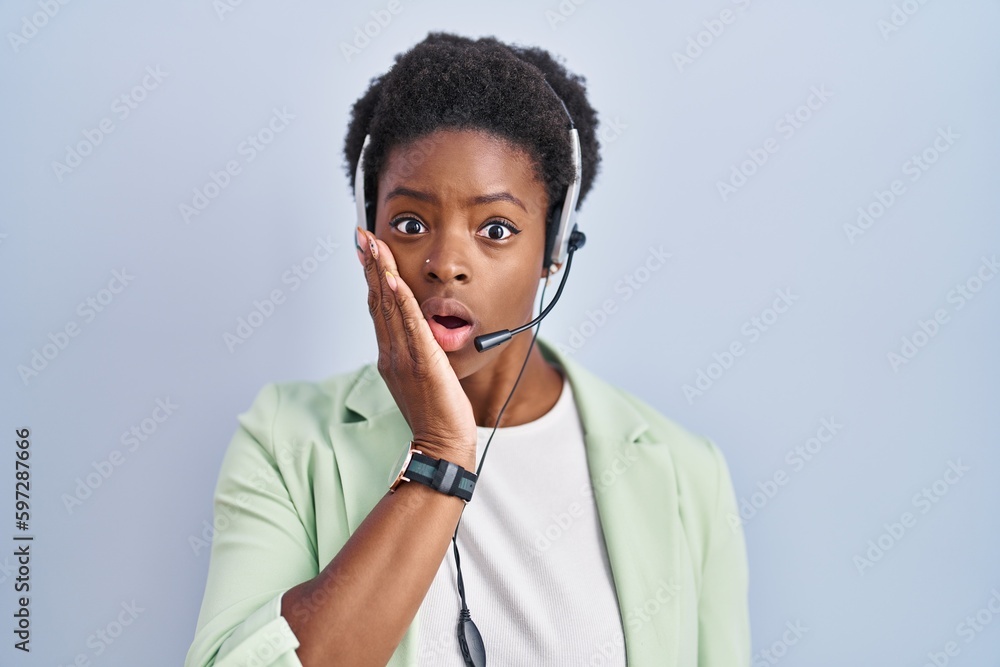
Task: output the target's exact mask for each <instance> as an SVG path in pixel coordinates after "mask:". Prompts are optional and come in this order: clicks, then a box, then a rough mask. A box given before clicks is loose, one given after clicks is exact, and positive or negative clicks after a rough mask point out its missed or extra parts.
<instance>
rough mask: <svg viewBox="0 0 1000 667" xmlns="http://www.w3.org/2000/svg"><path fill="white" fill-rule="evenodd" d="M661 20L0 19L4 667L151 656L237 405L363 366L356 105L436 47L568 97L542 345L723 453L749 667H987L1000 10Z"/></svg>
mask: <svg viewBox="0 0 1000 667" xmlns="http://www.w3.org/2000/svg"><path fill="white" fill-rule="evenodd" d="M664 4H666V3H652V2H650V3H645V4H638V3H633V4H626V3H612V2H606V1H601V0H588V1H586V2H581V1H579V0H577V1H576V2H574V1H572V0H563V1H562V2H561V3H560V2H557V1H556V0H552V1H551V2H538V3H531V2H504V3H500V2H492V3H472V2H461V3H460V2H443V1H433V0H420V1H419V2H411V1H407V0H392V1H391V2H382V1H381V0H379V1H377V2H363V3H353V4H352V5H351V6H350V7H349V8H345V7H343V6H337V7H334V6H333V4H332V3H322V2H305V3H266V2H261V1H244V2H238V1H236V0H217V1H216V2H212V1H211V0H200V1H198V2H190V1H189V2H170V3H167V2H161V3H156V4H153V5H151V4H149V3H128V2H117V3H84V2H71V3H67V4H62V3H61V2H59V1H58V0H35V1H29V0H17V1H9V2H5V3H4V4H3V8H2V10H0V32H2V33H3V42H4V43H3V46H2V47H0V76H2V88H0V90H2V96H3V106H2V121H3V122H2V125H0V133H2V149H3V159H2V167H0V168H2V179H0V182H2V187H3V192H2V195H3V196H2V197H0V212H2V215H0V277H2V282H0V285H2V294H3V302H2V309H0V310H2V313H3V315H2V336H3V338H2V350H3V364H2V367H0V370H2V373H0V386H2V391H3V394H2V401H0V404H2V406H3V407H2V428H3V429H4V433H3V437H4V446H3V447H2V448H0V456H2V457H3V458H4V459H6V460H5V461H0V469H3V470H5V471H6V472H4V473H3V474H2V475H0V477H2V481H0V489H2V491H0V498H3V500H2V501H0V516H3V517H5V518H4V521H3V522H2V526H3V527H2V529H0V543H2V545H0V610H2V611H3V613H2V618H3V619H4V620H3V621H2V622H0V636H3V637H5V640H4V642H3V645H2V647H0V663H3V664H5V665H14V664H16V665H21V664H24V665H40V666H41V665H47V666H48V665H69V664H72V663H73V662H74V661H77V662H79V663H80V664H83V661H89V662H90V664H93V665H98V666H100V665H154V666H156V667H159V666H160V665H163V666H169V665H178V664H180V663H181V662H182V660H183V658H184V655H185V653H186V651H187V648H188V646H189V644H190V641H191V639H192V636H193V633H194V628H195V622H196V619H197V614H198V610H199V606H200V603H201V598H202V593H203V590H204V585H205V576H206V572H207V566H208V560H209V548H208V542H209V540H210V539H211V535H212V531H213V530H215V529H225V525H224V524H225V518H224V517H223V518H221V525H220V523H219V522H218V521H217V522H216V525H215V526H213V516H212V491H213V488H214V485H215V481H216V477H217V474H218V471H219V464H220V461H221V458H222V455H223V452H224V451H225V447H226V445H227V444H228V442H229V439H230V437H231V436H232V434H233V432H234V431H235V428H236V415H237V414H238V413H240V412H242V411H244V410H246V409H247V408H248V407H249V405H250V402H251V401H252V399H253V397H254V396H255V395H256V393H257V392H258V390H259V389H260V388H261V387H262V386H263V385H264V384H266V383H268V382H272V381H282V380H291V379H309V380H317V379H321V378H324V377H326V376H328V375H330V374H332V373H336V372H342V371H347V370H351V369H354V368H356V367H358V366H359V365H361V364H363V363H366V362H370V361H374V360H375V358H376V354H377V347H376V345H375V337H374V331H373V327H372V322H371V320H370V317H369V315H368V312H367V306H366V286H365V282H364V279H363V275H362V271H361V268H360V267H359V265H358V263H357V259H356V257H355V252H354V247H353V242H352V234H353V229H354V225H355V218H354V202H353V198H352V196H351V193H350V192H349V190H348V186H347V180H346V177H345V175H344V172H343V168H342V159H343V158H342V142H343V137H344V134H345V129H346V123H347V120H348V113H349V109H350V105H351V104H352V103H353V102H354V101H355V100H356V99H357V98H358V96H360V95H361V93H362V92H363V90H364V89H365V87H366V85H367V83H368V81H369V79H370V78H371V77H373V76H375V75H378V74H381V73H382V72H384V71H385V70H386V69H387V68H388V67H389V66H390V65H391V64H392V62H393V60H392V57H393V55H394V54H396V53H398V52H400V51H403V50H405V49H406V48H408V47H410V46H411V45H413V44H414V43H416V42H418V41H420V40H421V39H423V37H425V36H426V34H427V32H428V31H430V30H448V31H454V32H458V33H461V34H465V35H468V36H474V37H478V36H483V35H495V36H496V37H498V38H500V39H502V40H504V41H513V42H517V43H521V44H526V45H538V46H541V47H543V48H547V49H549V50H551V51H552V52H554V53H557V54H560V55H561V56H564V57H565V59H566V64H567V66H568V67H569V68H570V69H571V70H572V71H574V72H577V73H580V74H582V75H584V76H585V77H586V79H587V85H588V90H589V94H590V97H591V101H592V103H593V105H594V107H595V108H596V109H597V110H598V111H599V113H600V120H601V125H600V129H599V132H600V138H601V145H602V154H603V168H602V169H601V172H600V174H599V176H598V179H597V182H596V184H595V188H594V190H593V191H592V192H591V194H590V196H589V198H588V199H587V201H586V202H585V204H584V206H583V207H582V209H581V212H580V216H579V223H580V228H581V229H582V230H584V231H585V232H586V234H587V237H588V241H587V245H586V247H585V248H584V249H583V250H581V252H579V253H578V254H577V256H576V258H575V260H574V265H573V270H572V274H571V276H570V279H569V281H568V283H567V285H566V288H565V292H564V296H563V298H562V300H561V301H560V303H559V304H558V305H557V306H556V308H555V309H554V310H553V312H552V314H551V315H550V316H549V317H548V318H547V319H546V320H545V321H544V322H543V323H542V325H541V331H540V336H541V337H543V338H547V339H548V340H550V341H552V342H554V343H556V344H559V345H561V346H563V349H565V350H567V351H569V352H570V353H571V354H572V355H573V356H574V358H576V359H577V360H579V361H580V362H581V363H583V364H584V365H585V366H586V367H588V368H589V369H591V370H592V371H594V372H595V373H596V374H598V375H599V376H601V377H603V378H605V379H606V380H608V381H610V382H611V383H613V384H616V385H618V386H620V387H622V388H624V389H626V390H628V391H630V392H632V393H634V394H636V395H637V396H639V397H640V398H642V399H643V400H645V401H647V402H648V403H650V404H651V405H653V406H655V407H656V408H657V409H658V410H660V411H662V412H663V413H664V414H665V415H667V416H668V417H670V418H671V419H673V420H675V421H677V422H678V423H679V424H681V425H683V426H684V427H686V428H688V429H690V430H692V431H694V432H696V433H700V434H703V435H707V436H709V437H711V438H712V439H713V440H714V441H715V442H716V443H718V444H719V446H720V447H721V449H722V451H723V452H724V454H725V456H726V459H727V461H728V463H729V466H730V469H731V471H732V475H733V481H734V485H735V488H736V493H737V496H738V498H739V501H740V509H741V511H740V514H741V516H740V517H733V521H741V522H742V523H743V527H744V530H745V534H746V539H747V546H748V555H749V562H750V572H751V583H750V606H751V614H752V616H751V625H752V630H753V650H754V653H755V663H754V664H760V665H764V664H774V663H776V662H780V663H781V664H783V665H789V666H792V665H808V666H810V667H814V666H826V665H831V666H832V665H843V664H848V663H855V662H858V661H859V659H860V664H865V665H881V664H899V665H903V664H905V665H923V664H935V663H936V664H955V665H962V666H973V665H977V666H986V665H995V664H996V663H995V660H996V656H997V655H998V654H1000V570H998V568H997V563H998V562H1000V530H998V529H1000V520H998V519H997V509H998V507H1000V484H998V483H997V481H998V477H1000V475H998V453H997V444H998V443H997V435H996V433H997V428H996V427H997V416H998V412H1000V410H998V405H1000V401H998V386H1000V384H998V379H997V378H998V373H1000V354H998V348H997V342H996V341H997V339H998V336H997V331H998V327H1000V307H998V306H1000V277H998V272H1000V265H998V256H1000V228H998V224H997V223H998V212H1000V204H998V198H997V191H998V179H997V173H998V170H997V162H996V161H997V158H998V156H1000V131H998V129H997V128H998V126H997V123H996V119H997V118H998V117H1000V96H998V86H997V72H998V71H1000V41H998V40H997V38H996V25H997V22H998V21H1000V5H998V4H997V3H996V2H987V1H984V0H978V1H976V0H965V1H961V0H959V1H952V2H926V0H920V1H918V0H897V1H895V2H892V1H890V0H875V1H872V0H868V1H865V2H862V1H861V0H851V1H849V2H838V3H793V2H763V1H760V2H758V1H752V2H751V1H749V0H740V1H732V2H731V1H729V0H712V1H705V2H684V3H680V2H677V3H669V6H663V5H664ZM555 285H556V284H555V282H553V284H552V285H551V286H550V288H549V290H548V291H547V294H546V296H547V298H551V296H552V295H553V294H554V292H555ZM515 324H516V323H515ZM525 335H528V334H525ZM17 429H28V430H29V433H30V435H29V437H28V439H27V440H28V444H27V445H22V446H23V447H27V451H28V452H29V455H28V456H29V459H28V460H29V463H30V499H29V502H28V506H29V508H28V509H27V510H24V511H27V512H29V517H30V519H29V522H28V525H27V526H26V527H25V528H24V529H23V530H22V529H19V528H18V527H17V524H16V522H15V516H16V515H15V512H16V511H17V509H16V507H15V481H16V479H15V474H16V469H15V466H16V463H15V456H16V453H17V452H18V451H22V450H19V449H18V447H17V445H16V443H15V440H17V436H16V430H17ZM501 444H502V443H501ZM487 474H488V473H487ZM25 535H31V536H34V541H33V542H31V548H30V563H29V565H28V568H29V570H30V575H29V577H30V581H29V582H28V583H29V584H30V593H29V594H28V596H29V597H30V600H29V604H28V610H29V611H28V613H29V614H30V621H29V623H30V632H31V643H30V648H31V652H30V654H26V653H22V652H21V651H18V650H16V649H15V648H14V643H15V641H17V636H16V635H15V634H14V630H15V629H17V625H18V622H19V621H18V619H17V618H16V617H15V616H14V614H15V613H19V609H20V608H21V605H20V604H19V601H18V598H19V597H21V596H22V595H23V593H18V592H17V591H16V590H15V586H16V585H17V584H18V583H19V582H18V581H17V580H18V578H19V577H21V576H22V575H21V574H20V573H19V567H20V564H19V563H18V559H17V557H16V556H15V555H14V552H15V548H16V546H15V545H16V544H19V543H18V542H15V540H14V539H13V538H14V537H15V536H25ZM22 583H23V582H22ZM861 656H863V657H861Z"/></svg>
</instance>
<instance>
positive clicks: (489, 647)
mask: <svg viewBox="0 0 1000 667" xmlns="http://www.w3.org/2000/svg"><path fill="white" fill-rule="evenodd" d="M570 127H573V128H574V130H575V132H574V131H570V130H569V129H568V128H570ZM595 127H596V114H595V112H594V110H593V109H592V108H591V106H590V104H589V103H588V102H587V99H586V90H585V88H584V80H583V79H582V78H580V77H577V76H574V75H572V74H570V73H569V72H567V71H566V70H565V68H564V67H563V66H562V65H560V64H559V63H557V62H556V61H555V60H554V59H553V58H552V57H551V56H550V55H549V54H548V53H547V52H545V51H542V50H539V49H527V48H520V47H514V46H510V45H506V44H503V43H500V42H498V41H496V40H494V39H492V38H488V39H480V40H476V41H473V40H469V39H465V38H461V37H458V36H455V35H449V34H443V33H432V34H431V35H429V36H428V37H427V38H426V39H425V40H424V41H423V42H421V43H420V44H418V45H416V46H415V47H413V48H412V49H410V50H409V51H407V52H406V53H404V54H401V55H400V56H397V58H396V64H395V65H394V66H393V68H392V69H391V70H390V71H389V72H388V73H386V74H385V75H383V76H382V77H378V78H376V79H373V80H372V82H371V86H370V87H369V89H368V91H367V92H366V93H365V94H364V95H363V96H362V97H361V99H359V100H358V102H357V103H356V104H355V106H354V109H353V114H352V119H351V123H350V127H349V130H348V134H347V139H346V145H345V156H346V158H347V166H348V174H349V175H350V176H351V177H352V180H354V179H359V180H358V181H357V186H358V189H357V192H358V201H359V220H360V222H359V227H358V229H357V230H356V232H357V245H358V259H359V261H360V263H361V264H362V265H363V267H364V273H365V277H366V280H367V283H368V305H369V310H370V314H371V317H372V320H373V323H374V326H375V334H376V338H377V340H378V346H379V358H378V364H377V367H375V366H374V365H372V364H368V365H366V366H364V367H362V368H360V369H359V370H357V371H355V372H351V373H346V374H341V375H336V376H333V377H331V378H329V379H327V380H326V381H323V382H319V383H309V382H293V383H283V384H280V385H276V384H271V385H268V386H267V387H265V388H264V389H263V390H262V391H261V392H260V394H259V395H258V396H257V398H256V400H255V401H254V403H253V405H252V406H251V408H250V410H249V411H248V412H246V413H244V414H242V415H240V420H239V421H240V428H239V429H238V431H237V432H236V434H235V435H234V437H233V440H232V442H231V443H230V445H229V448H228V450H227V452H226V456H225V459H224V461H223V464H222V470H221V472H220V477H219V482H218V486H217V488H216V497H215V510H216V516H217V517H220V516H225V517H226V518H227V519H228V521H226V522H225V523H226V525H225V526H220V527H219V530H218V532H217V534H216V536H215V539H214V541H213V544H212V557H211V564H210V566H209V574H208V582H207V585H206V591H205V598H204V601H203V603H202V609H201V614H200V616H199V619H198V627H197V631H196V635H195V638H194V642H193V644H192V646H191V649H190V651H189V653H188V658H187V663H186V664H187V665H189V666H194V665H213V664H214V665H217V666H224V665H225V666H228V665H247V666H249V665H305V666H307V667H313V666H320V665H385V664H389V665H417V664H421V665H424V664H427V665H463V664H473V665H480V664H484V654H485V656H488V658H489V664H491V665H523V664H538V665H625V664H628V665H686V666H695V665H699V666H702V667H707V666H711V667H730V666H734V665H747V664H749V662H750V636H749V619H748V611H747V585H748V583H747V581H748V577H747V563H746V554H745V547H744V541H743V534H742V532H741V528H740V524H739V521H738V520H737V519H735V517H737V511H736V502H735V496H734V493H733V490H732V485H731V481H730V477H729V473H728V470H727V467H726V464H725V461H724V459H723V456H722V454H721V452H720V451H719V449H718V448H717V447H716V446H715V444H713V443H712V442H711V441H710V440H708V439H706V438H703V437H699V436H696V435H694V434H691V433H689V432H687V431H685V430H684V429H683V428H681V427H680V426H678V425H677V424H675V423H673V422H672V421H670V420H668V419H667V418H665V417H664V416H662V415H660V414H659V413H658V412H656V411H655V410H654V409H652V408H651V407H649V406H648V405H647V404H645V403H644V402H642V401H640V400H639V399H637V398H636V397H634V396H632V395H631V394H629V393H627V392H625V391H623V390H620V389H617V388H615V387H612V386H610V385H608V384H607V383H605V382H603V381H602V380H600V379H599V378H597V377H595V376H593V375H592V374H590V373H589V372H588V371H587V370H586V369H584V368H583V367H581V366H580V365H579V364H578V363H577V362H575V361H574V360H573V359H571V358H569V357H568V356H566V355H565V354H563V353H561V352H559V351H558V350H557V349H556V348H555V347H554V346H552V345H551V344H549V343H547V342H545V341H544V340H543V339H538V345H537V346H536V345H535V338H532V337H528V336H514V337H512V338H510V340H508V341H507V342H505V343H503V344H502V345H497V346H495V347H489V349H484V350H483V351H482V352H480V351H479V350H477V349H476V346H475V345H474V340H475V338H476V337H478V336H481V335H484V334H487V333H490V332H495V331H498V330H503V329H515V328H516V327H518V326H521V325H524V324H525V323H527V322H529V321H530V320H531V319H532V306H533V304H534V302H535V296H536V293H537V289H538V284H539V281H540V279H543V278H545V279H547V278H548V277H549V276H550V275H551V274H552V273H553V272H556V271H558V270H560V269H562V268H563V267H562V261H561V260H562V259H563V258H564V257H566V253H565V252H564V251H563V248H565V247H567V246H568V247H570V254H569V257H572V248H575V247H579V245H580V244H581V236H580V235H574V236H573V237H571V238H568V239H567V237H566V235H565V231H566V229H565V221H566V219H567V218H566V216H563V215H562V214H563V213H565V212H567V211H568V212H572V209H573V208H575V206H574V204H575V203H576V201H575V197H576V196H578V197H579V200H582V199H583V197H584V196H585V195H586V194H587V192H588V190H589V189H590V187H591V185H592V183H593V178H594V175H595V173H596V170H597V166H598V163H599V156H598V146H597V140H596V136H595ZM574 135H577V136H578V138H579V149H580V157H579V158H578V159H574V153H573V148H574V145H573V141H574V140H575V139H574ZM366 137H370V138H369V140H368V141H367V142H366ZM359 160H362V164H363V168H362V169H359V170H358V172H359V174H358V175H355V170H356V168H357V165H358V162H359ZM577 167H579V168H580V170H581V171H582V175H581V176H580V177H579V178H578V177H577V176H576V174H575V170H576V168H577ZM567 215H568V214H567ZM560 230H562V231H563V234H560ZM557 237H562V238H557ZM565 270H568V265H567V266H566V268H565ZM564 275H565V274H564ZM543 297H544V290H543ZM487 347H488V346H487ZM515 389H516V391H515ZM494 435H497V438H496V440H497V444H496V446H495V448H494V449H493V450H492V453H491V454H490V456H489V458H490V462H489V466H484V465H483V464H485V458H486V452H488V451H490V450H489V445H490V444H491V442H492V439H493V436H494ZM412 451H415V452H416V453H410V452H412ZM477 472H478V473H479V474H477ZM390 484H391V485H392V489H391V490H390V489H389V488H388V487H389V485H390ZM470 501H471V502H470ZM456 529H457V530H456ZM449 543H450V544H449ZM449 546H451V547H452V548H451V549H449ZM459 563H460V564H461V568H460V569H459ZM470 615H471V617H472V619H473V620H472V621H471V622H470V621H469V618H470ZM470 626H476V627H478V630H476V629H475V628H474V627H470ZM479 633H481V637H482V647H480V646H479V644H478V641H477V638H478V636H479Z"/></svg>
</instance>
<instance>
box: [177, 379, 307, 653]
mask: <svg viewBox="0 0 1000 667" xmlns="http://www.w3.org/2000/svg"><path fill="white" fill-rule="evenodd" d="M279 403H280V393H279V390H278V387H277V385H275V384H269V385H267V386H265V387H264V388H263V389H261V390H260V392H259V393H258V395H257V397H256V399H255V400H254V402H253V404H252V405H251V407H250V409H249V410H248V411H247V412H245V413H243V414H241V415H239V417H238V418H237V419H238V422H239V426H238V428H237V430H236V433H235V434H234V435H233V437H232V440H231V441H230V443H229V447H228V448H227V450H226V453H225V455H224V457H223V461H222V466H221V469H220V472H219V478H218V482H217V484H216V488H215V496H214V518H213V523H212V526H213V528H212V532H213V533H214V536H213V538H212V546H211V556H210V558H211V559H210V562H209V566H208V580H207V583H206V585H205V595H204V598H203V599H202V604H201V612H200V613H199V616H198V624H197V627H196V630H195V635H194V640H193V642H192V644H191V647H190V648H189V650H188V654H187V659H186V660H185V662H184V665H185V667H209V666H214V667H235V666H237V665H239V666H241V667H242V666H245V665H260V666H262V667H263V666H273V667H302V663H301V662H300V661H299V659H298V657H297V656H296V654H295V649H296V648H298V646H299V642H298V640H297V639H296V638H295V635H294V633H293V632H292V630H291V628H290V627H289V625H288V623H287V621H286V620H285V618H284V617H283V616H282V615H281V597H282V595H283V594H284V592H285V591H287V590H288V589H289V588H291V587H293V586H295V585H297V584H299V583H301V582H303V581H305V580H307V579H311V578H313V577H315V576H316V574H317V573H318V570H317V557H316V550H315V547H314V544H313V540H311V539H310V535H309V533H308V531H307V530H306V528H305V527H304V526H303V523H302V520H301V519H300V517H299V515H298V513H297V512H296V510H295V507H294V505H293V503H292V500H291V495H290V494H289V490H288V487H287V486H286V483H285V479H284V477H283V476H282V474H281V470H280V468H279V465H278V462H279V460H284V458H285V457H287V456H289V455H290V452H289V451H286V450H282V451H276V443H275V439H274V423H275V419H276V416H277V413H278V409H279V407H280V405H279ZM281 446H282V447H286V448H287V447H288V445H287V444H284V445H281Z"/></svg>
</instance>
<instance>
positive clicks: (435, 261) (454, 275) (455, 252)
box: [422, 228, 473, 283]
mask: <svg viewBox="0 0 1000 667" xmlns="http://www.w3.org/2000/svg"><path fill="white" fill-rule="evenodd" d="M434 237H435V238H433V239H432V240H431V243H429V244H428V245H427V246H426V247H427V248H428V250H429V251H430V254H429V255H428V256H427V257H426V258H425V259H424V265H423V267H422V271H423V274H424V277H425V278H426V279H427V280H428V281H430V282H440V283H448V282H450V281H452V280H457V281H460V282H467V281H468V280H469V273H470V272H469V259H468V258H469V256H470V254H471V250H472V249H471V247H470V246H471V244H472V243H473V241H472V240H471V239H469V238H468V237H467V236H466V235H465V233H464V232H463V230H461V229H453V230H448V229H447V228H443V229H439V230H438V231H437V233H436V234H434Z"/></svg>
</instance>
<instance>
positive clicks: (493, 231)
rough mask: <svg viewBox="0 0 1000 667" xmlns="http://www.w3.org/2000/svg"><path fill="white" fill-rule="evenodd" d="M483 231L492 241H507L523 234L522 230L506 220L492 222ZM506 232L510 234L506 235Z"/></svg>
mask: <svg viewBox="0 0 1000 667" xmlns="http://www.w3.org/2000/svg"><path fill="white" fill-rule="evenodd" d="M483 229H485V230H486V236H487V238H489V239H490V240H491V241H505V240H507V239H509V238H510V237H512V236H514V234H520V233H521V230H520V229H518V228H517V227H515V226H514V225H512V224H511V223H509V222H507V221H506V220H490V221H489V222H488V223H486V226H485V227H483ZM504 231H507V232H510V233H509V234H506V235H505V234H504Z"/></svg>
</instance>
